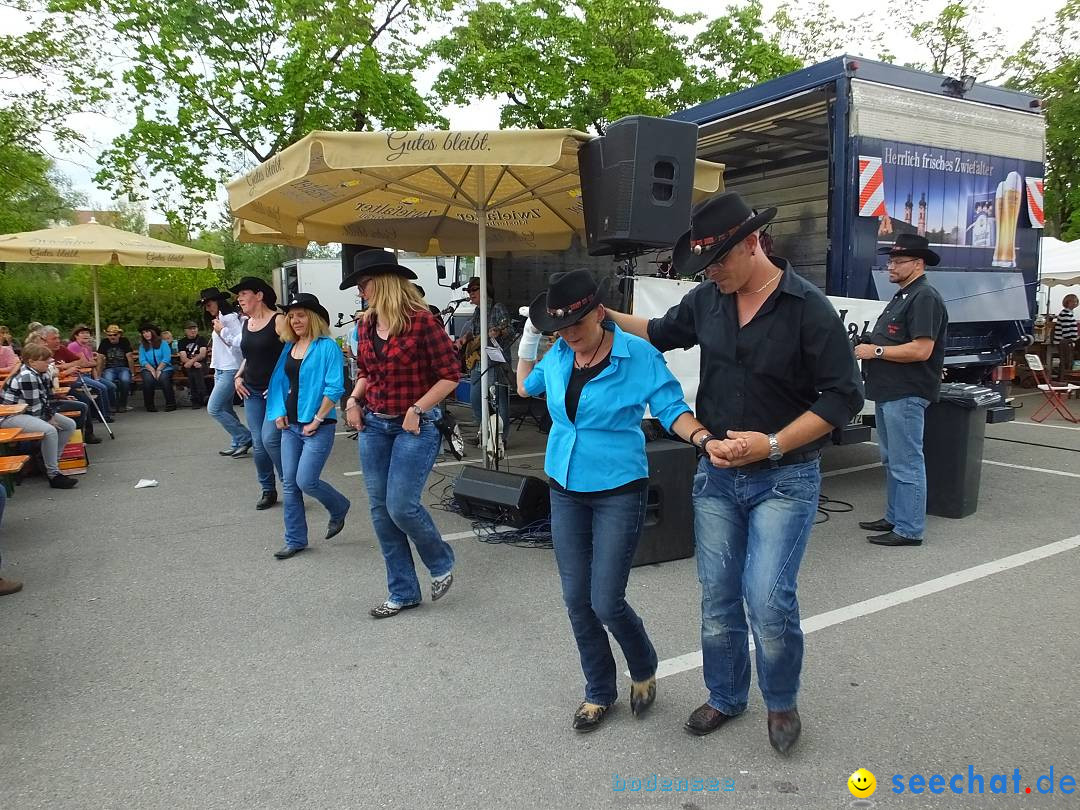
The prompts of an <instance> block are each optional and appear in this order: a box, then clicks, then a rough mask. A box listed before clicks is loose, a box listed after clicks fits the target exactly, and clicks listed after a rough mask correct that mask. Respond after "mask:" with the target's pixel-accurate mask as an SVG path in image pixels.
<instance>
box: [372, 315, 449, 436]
mask: <svg viewBox="0 0 1080 810" xmlns="http://www.w3.org/2000/svg"><path fill="white" fill-rule="evenodd" d="M357 338H358V339H357V342H356V370H357V377H366V378H367V393H366V394H365V396H366V398H367V407H368V408H370V409H371V410H372V411H375V412H376V413H387V414H395V415H397V414H403V413H405V412H406V411H407V410H408V409H409V408H411V407H412V406H413V405H414V404H416V401H417V400H418V399H420V397H422V396H423V395H424V394H426V393H427V392H428V391H429V390H430V389H431V386H433V385H434V384H435V383H437V382H439V380H455V381H456V380H458V379H460V378H461V370H460V361H459V360H458V356H457V353H456V352H455V351H454V344H453V343H452V342H451V341H450V336H449V335H447V334H446V330H445V329H443V325H442V323H440V321H439V319H438V318H436V317H435V316H434V315H432V314H431V313H430V312H429V311H428V310H426V309H423V310H420V311H418V312H414V313H413V315H412V318H411V319H410V321H409V326H408V328H407V329H406V330H405V331H404V332H402V333H401V334H400V335H396V336H391V338H390V339H389V340H388V341H386V354H385V356H384V357H380V356H378V355H377V354H376V353H375V319H374V318H368V319H366V320H364V321H362V322H361V323H360V326H359V328H358V329H357Z"/></svg>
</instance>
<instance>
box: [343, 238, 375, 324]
mask: <svg viewBox="0 0 1080 810" xmlns="http://www.w3.org/2000/svg"><path fill="white" fill-rule="evenodd" d="M378 249H379V248H377V247H375V246H373V245H346V244H344V243H342V245H341V280H342V281H344V280H345V276H347V275H349V273H351V272H352V271H353V259H354V258H355V257H356V254H357V253H361V252H363V251H365V250H378ZM350 315H351V313H350Z"/></svg>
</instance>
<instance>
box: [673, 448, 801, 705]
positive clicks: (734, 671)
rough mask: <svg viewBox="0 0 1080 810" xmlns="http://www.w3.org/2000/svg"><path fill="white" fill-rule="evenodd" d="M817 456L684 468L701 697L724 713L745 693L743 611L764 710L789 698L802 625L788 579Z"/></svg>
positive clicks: (797, 556) (795, 689)
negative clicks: (761, 465)
mask: <svg viewBox="0 0 1080 810" xmlns="http://www.w3.org/2000/svg"><path fill="white" fill-rule="evenodd" d="M820 491H821V468H820V463H819V461H818V460H817V459H815V460H813V461H808V462H805V463H802V464H791V465H789V466H787V467H775V468H770V469H765V470H757V471H751V472H745V471H740V470H738V469H718V468H716V467H713V466H712V465H711V464H709V463H708V462H707V461H705V460H704V459H702V461H701V462H700V463H699V464H698V472H697V474H696V475H695V476H694V535H695V539H696V543H697V563H698V580H699V581H700V582H701V652H702V658H703V660H704V675H705V685H706V686H707V687H708V689H709V705H710V706H712V707H713V708H714V709H716V710H717V711H721V712H723V713H724V714H727V715H736V714H739V713H740V712H742V711H744V710H745V709H746V701H747V699H748V696H749V693H750V644H749V639H748V637H747V632H746V618H747V612H746V611H744V609H743V603H744V601H745V603H746V607H747V609H748V611H749V616H750V629H751V630H752V631H753V633H754V648H755V650H754V655H755V659H756V664H757V673H758V686H760V687H761V694H762V696H763V697H764V698H765V705H766V706H767V707H768V709H769V711H773V712H782V711H787V710H789V709H793V708H795V707H796V704H797V698H798V694H799V673H800V672H801V671H802V658H803V634H802V628H801V627H800V626H799V601H798V599H797V598H796V594H795V587H796V580H797V578H798V575H799V563H800V562H801V561H802V556H803V552H804V551H805V550H806V541H807V539H808V538H809V537H810V530H811V528H812V527H813V525H814V517H815V515H816V514H817V507H818V493H819V492H820Z"/></svg>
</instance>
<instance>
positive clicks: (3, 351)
mask: <svg viewBox="0 0 1080 810" xmlns="http://www.w3.org/2000/svg"><path fill="white" fill-rule="evenodd" d="M18 367H19V355H17V354H15V349H13V348H12V347H11V344H10V343H0V374H13V373H14V372H15V369H17V368H18Z"/></svg>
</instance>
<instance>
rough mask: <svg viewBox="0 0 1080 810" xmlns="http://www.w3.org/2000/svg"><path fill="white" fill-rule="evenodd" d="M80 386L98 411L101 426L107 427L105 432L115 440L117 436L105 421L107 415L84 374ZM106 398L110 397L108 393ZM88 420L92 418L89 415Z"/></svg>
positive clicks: (81, 376)
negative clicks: (102, 410) (95, 397)
mask: <svg viewBox="0 0 1080 810" xmlns="http://www.w3.org/2000/svg"><path fill="white" fill-rule="evenodd" d="M79 385H80V386H82V391H83V393H84V394H86V398H87V399H88V400H90V404H91V405H93V406H94V410H95V411H97V415H98V418H99V419H101V424H103V425H104V426H105V430H107V431H108V432H109V438H110V439H115V438H116V434H114V433H113V432H112V428H111V427H109V423H108V422H106V421H105V414H103V413H102V412H101V407H100V406H99V405H98V404H97V400H96V399H94V394H93V392H91V391H90V386H88V385H87V384H86V380H84V379H83V375H82V374H80V375H79ZM105 396H108V394H107V393H106V394H105ZM86 418H87V419H89V418H90V414H89V413H87V414H86Z"/></svg>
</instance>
